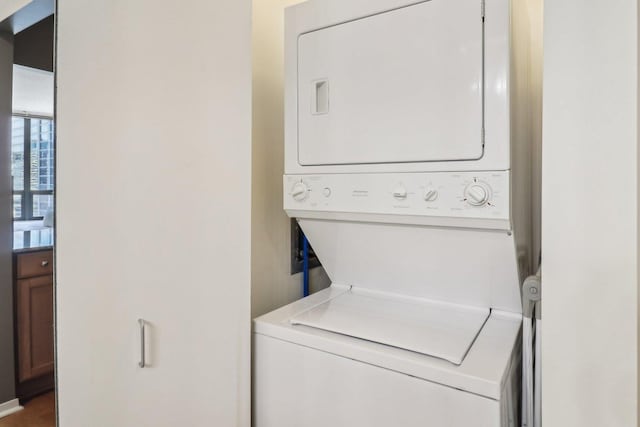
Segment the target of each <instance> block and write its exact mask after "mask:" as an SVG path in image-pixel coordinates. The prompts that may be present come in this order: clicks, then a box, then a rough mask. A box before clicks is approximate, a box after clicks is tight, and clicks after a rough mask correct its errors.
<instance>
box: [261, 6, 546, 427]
mask: <svg viewBox="0 0 640 427" xmlns="http://www.w3.org/2000/svg"><path fill="white" fill-rule="evenodd" d="M528 7H531V5H529V4H527V2H524V1H514V2H513V4H512V3H510V1H509V0H485V1H481V0H430V1H415V0H414V1H409V0H311V1H308V2H306V3H302V4H300V5H296V6H294V7H291V8H289V9H287V11H286V34H285V37H286V40H285V53H286V94H285V100H286V101H285V109H286V111H285V117H286V135H285V136H286V137H285V173H286V174H285V176H284V182H283V184H284V194H285V196H284V207H285V209H286V211H287V213H288V214H289V215H290V216H291V217H294V218H297V219H298V221H299V223H300V226H301V227H302V229H303V230H304V232H305V234H306V235H307V237H308V238H309V241H310V242H311V244H312V246H313V248H314V250H315V252H316V254H317V255H318V258H319V259H320V260H321V262H322V264H323V266H324V268H325V269H326V271H327V274H328V275H329V277H330V278H331V280H332V285H331V287H330V288H329V289H326V290H324V291H322V292H319V293H317V294H314V295H312V296H310V297H307V298H304V299H302V300H300V301H297V302H295V303H293V304H290V305H288V306H286V307H283V308H281V309H279V310H276V311H274V312H272V313H269V314H267V315H265V316H262V317H260V318H258V319H256V320H255V323H254V424H255V425H256V426H258V427H270V426H274V427H275V426H277V427H288V426H291V427H320V426H367V427H377V426H425V425H428V426H448V427H462V426H465V427H466V426H477V427H484V426H486V427H498V426H500V427H502V426H515V425H518V423H519V413H518V405H519V395H520V392H519V388H520V364H521V362H520V360H521V355H520V351H521V350H520V348H521V346H520V339H519V337H520V333H521V324H522V309H521V302H520V301H521V300H520V283H521V280H522V278H524V277H525V276H526V275H527V274H529V273H530V271H529V270H530V268H529V265H530V264H531V259H532V258H533V255H532V254H531V253H530V248H531V239H532V236H531V234H532V233H531V220H530V218H531V216H530V212H529V210H530V201H529V198H530V194H529V188H530V178H529V177H530V173H531V168H530V166H529V161H530V153H531V151H530V143H531V135H530V130H531V127H530V125H529V123H528V116H529V115H528V109H527V103H526V102H527V98H528V96H530V95H531V91H532V90H533V88H532V87H531V86H530V85H529V83H528V82H529V80H528V79H529V78H530V75H531V73H532V70H530V67H529V60H530V56H529V55H530V52H529V49H528V45H529V37H530V34H529V30H528V19H527V14H526V12H527V8H528ZM516 29H517V32H516V31H515V30H516Z"/></svg>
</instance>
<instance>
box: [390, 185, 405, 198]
mask: <svg viewBox="0 0 640 427" xmlns="http://www.w3.org/2000/svg"><path fill="white" fill-rule="evenodd" d="M393 197H395V198H396V199H398V200H404V199H406V198H407V189H406V188H404V187H403V186H401V185H400V186H398V187H396V189H395V190H393Z"/></svg>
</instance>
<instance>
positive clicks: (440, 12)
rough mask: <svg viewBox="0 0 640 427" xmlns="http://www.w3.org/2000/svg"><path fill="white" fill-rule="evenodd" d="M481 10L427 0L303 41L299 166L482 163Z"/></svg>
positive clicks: (474, 4)
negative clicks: (435, 162)
mask: <svg viewBox="0 0 640 427" xmlns="http://www.w3.org/2000/svg"><path fill="white" fill-rule="evenodd" d="M480 5H481V2H480V1H479V0H457V1H450V0H431V1H428V2H422V3H419V4H416V5H411V6H406V7H402V8H399V9H396V10H392V11H388V12H385V13H381V14H375V15H373V16H368V17H362V18H361V19H356V20H354V21H349V22H347V23H343V24H339V25H334V26H330V27H327V28H323V29H319V30H316V31H312V32H309V33H306V34H302V35H300V36H299V38H298V79H297V96H298V105H297V109H298V130H297V131H298V135H297V141H298V150H299V152H298V162H299V164H301V165H340V164H372V163H402V162H431V161H450V160H472V159H479V158H481V157H482V155H483V138H482V129H483V126H484V123H483V88H484V82H483V56H482V54H483V22H482V17H481V7H480ZM390 29H393V30H392V31H391V30H390Z"/></svg>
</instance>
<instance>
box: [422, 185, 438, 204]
mask: <svg viewBox="0 0 640 427" xmlns="http://www.w3.org/2000/svg"><path fill="white" fill-rule="evenodd" d="M437 198H438V190H434V189H433V188H428V189H427V191H426V192H425V193H424V200H425V201H426V202H433V201H435V200H436V199H437Z"/></svg>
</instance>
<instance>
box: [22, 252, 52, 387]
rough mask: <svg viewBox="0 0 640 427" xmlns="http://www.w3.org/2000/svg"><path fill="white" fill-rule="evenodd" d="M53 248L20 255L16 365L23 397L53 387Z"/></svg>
mask: <svg viewBox="0 0 640 427" xmlns="http://www.w3.org/2000/svg"><path fill="white" fill-rule="evenodd" d="M52 266H53V251H51V250H46V251H38V252H29V253H23V254H17V255H16V262H15V271H16V281H15V313H16V344H17V345H16V352H17V358H16V365H17V383H18V384H17V385H18V394H19V397H28V396H30V395H33V394H35V393H38V392H41V391H44V390H46V389H49V388H52V386H53V382H52V381H51V379H52V376H53V369H54V350H53V349H54V332H53V270H52Z"/></svg>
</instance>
